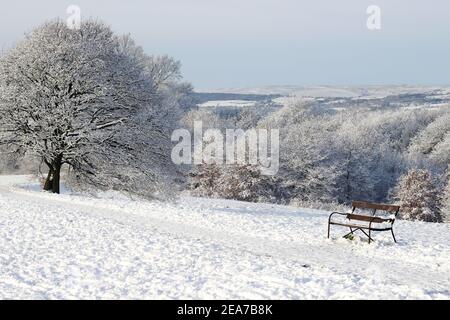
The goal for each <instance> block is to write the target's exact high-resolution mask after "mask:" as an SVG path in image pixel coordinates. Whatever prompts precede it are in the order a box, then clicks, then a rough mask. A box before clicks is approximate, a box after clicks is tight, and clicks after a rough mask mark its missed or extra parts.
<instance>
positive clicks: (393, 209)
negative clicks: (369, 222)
mask: <svg viewBox="0 0 450 320" xmlns="http://www.w3.org/2000/svg"><path fill="white" fill-rule="evenodd" d="M352 207H353V209H352V212H355V209H371V210H373V215H375V213H376V211H377V210H381V211H386V212H389V213H393V214H394V215H397V213H398V212H399V211H400V206H397V205H392V204H381V203H373V202H366V201H353V202H352Z"/></svg>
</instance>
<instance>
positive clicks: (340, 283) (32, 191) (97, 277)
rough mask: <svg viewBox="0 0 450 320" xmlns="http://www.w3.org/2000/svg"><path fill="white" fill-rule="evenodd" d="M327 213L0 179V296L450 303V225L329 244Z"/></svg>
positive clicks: (411, 226)
mask: <svg viewBox="0 0 450 320" xmlns="http://www.w3.org/2000/svg"><path fill="white" fill-rule="evenodd" d="M327 217H328V213H327V212H321V211H315V210H305V209H298V208H293V207H284V206H274V205H264V204H249V203H243V202H236V201H224V200H208V199H198V198H189V197H183V198H181V199H180V200H179V201H178V203H175V204H161V203H156V202H155V203H152V202H145V201H137V200H131V199H128V198H126V197H124V196H121V195H118V194H115V193H104V194H102V195H99V196H98V197H91V196H83V195H70V194H63V195H60V196H57V195H51V194H47V193H43V192H41V191H38V188H37V184H36V183H35V182H33V181H30V178H28V177H25V176H0V246H1V251H0V298H2V299H12V298H14V299H78V298H81V299H108V298H121V299H191V298H196V299H317V298H324V299H345V298H350V299H355V298H356V299H429V298H430V299H449V298H450V246H449V244H450V225H449V224H431V223H422V222H414V223H413V222H407V221H398V222H396V234H397V238H398V239H399V243H398V244H394V243H393V242H392V240H391V238H390V234H388V233H385V234H384V233H380V234H378V235H376V236H375V240H376V242H375V243H373V244H370V245H368V244H367V243H365V242H363V241H361V240H359V239H356V240H354V241H349V240H345V239H342V238H339V237H338V236H339V235H342V234H343V233H344V232H345V231H346V230H344V229H339V227H336V228H335V229H333V230H332V234H333V236H334V237H335V238H334V239H332V240H328V239H326V226H327Z"/></svg>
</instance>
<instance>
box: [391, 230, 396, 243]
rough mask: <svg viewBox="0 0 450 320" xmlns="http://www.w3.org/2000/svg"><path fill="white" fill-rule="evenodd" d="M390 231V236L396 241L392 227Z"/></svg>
mask: <svg viewBox="0 0 450 320" xmlns="http://www.w3.org/2000/svg"><path fill="white" fill-rule="evenodd" d="M391 233H392V238H394V242H395V243H397V240H396V239H395V235H394V229H393V228H391Z"/></svg>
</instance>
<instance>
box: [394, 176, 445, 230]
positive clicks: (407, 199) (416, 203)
mask: <svg viewBox="0 0 450 320" xmlns="http://www.w3.org/2000/svg"><path fill="white" fill-rule="evenodd" d="M396 197H397V198H398V200H399V201H400V205H401V211H400V217H401V218H402V219H406V220H422V221H427V222H442V216H441V211H440V209H439V200H440V199H439V192H438V190H437V188H436V187H435V185H434V183H433V180H432V177H431V174H430V173H429V172H428V171H426V170H415V169H413V170H410V171H409V172H408V173H407V174H405V175H404V176H402V177H401V178H400V180H399V183H398V186H397V188H396Z"/></svg>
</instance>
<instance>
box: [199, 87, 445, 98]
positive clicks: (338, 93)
mask: <svg viewBox="0 0 450 320" xmlns="http://www.w3.org/2000/svg"><path fill="white" fill-rule="evenodd" d="M437 90H440V91H442V93H443V94H446V93H448V90H449V89H448V87H442V86H408V85H389V86H383V85H380V86H296V85H280V86H276V85H272V86H259V87H248V88H218V89H212V88H210V89H198V88H197V89H196V91H198V92H208V93H236V94H280V95H283V96H297V97H314V98H319V97H335V98H336V97H339V98H354V99H359V98H364V99H377V98H384V97H387V96H390V95H399V94H413V93H423V92H435V91H437Z"/></svg>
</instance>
